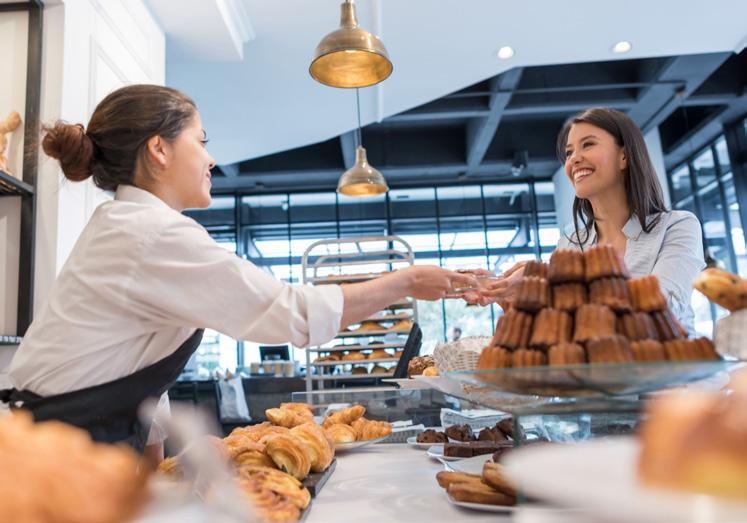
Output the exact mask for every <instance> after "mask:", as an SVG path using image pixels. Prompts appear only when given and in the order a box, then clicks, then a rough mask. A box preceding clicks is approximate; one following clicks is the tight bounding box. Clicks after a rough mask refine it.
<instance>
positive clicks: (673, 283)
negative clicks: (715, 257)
mask: <svg viewBox="0 0 747 523" xmlns="http://www.w3.org/2000/svg"><path fill="white" fill-rule="evenodd" d="M704 268H705V261H704V260H703V237H702V235H701V231H700V222H698V219H697V218H696V217H695V216H694V215H693V214H691V213H677V214H674V215H673V216H672V219H671V221H670V222H669V223H668V224H667V229H666V232H665V233H664V239H663V241H662V243H661V248H660V250H659V253H658V255H657V257H656V262H655V263H654V268H653V270H652V271H651V274H653V275H654V276H656V277H657V278H658V279H659V283H660V285H661V290H662V292H663V293H664V295H665V297H666V298H667V302H668V303H669V307H670V308H671V309H672V312H673V313H674V314H675V315H676V316H678V317H680V318H681V317H682V316H683V314H684V312H685V311H687V310H689V308H690V298H691V296H692V290H693V288H692V283H693V281H694V280H695V278H696V277H697V275H698V273H699V272H700V271H702V270H703V269H704Z"/></svg>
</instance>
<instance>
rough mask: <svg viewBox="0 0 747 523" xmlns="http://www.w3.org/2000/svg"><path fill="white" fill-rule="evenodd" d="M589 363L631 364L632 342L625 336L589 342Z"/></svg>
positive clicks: (602, 338) (587, 351)
mask: <svg viewBox="0 0 747 523" xmlns="http://www.w3.org/2000/svg"><path fill="white" fill-rule="evenodd" d="M586 355H587V356H588V358H589V363H592V364H593V363H629V362H632V361H633V354H632V352H631V351H630V342H629V341H628V338H626V337H625V336H620V335H619V334H613V335H612V336H603V337H600V338H594V339H593V340H589V342H588V343H587V344H586Z"/></svg>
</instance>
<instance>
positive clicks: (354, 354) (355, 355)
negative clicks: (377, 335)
mask: <svg viewBox="0 0 747 523" xmlns="http://www.w3.org/2000/svg"><path fill="white" fill-rule="evenodd" d="M365 359H366V355H365V354H363V353H362V352H358V351H350V352H348V353H347V354H345V355H344V356H343V357H342V361H360V360H365Z"/></svg>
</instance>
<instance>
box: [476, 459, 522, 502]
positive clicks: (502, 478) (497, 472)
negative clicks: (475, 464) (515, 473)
mask: <svg viewBox="0 0 747 523" xmlns="http://www.w3.org/2000/svg"><path fill="white" fill-rule="evenodd" d="M482 480H483V482H485V483H486V484H487V485H489V486H491V487H493V488H494V489H495V490H497V491H499V492H503V493H504V494H508V495H509V496H516V489H515V488H514V486H513V485H512V484H511V483H510V482H509V481H508V479H506V473H505V472H504V470H503V466H502V465H499V464H498V463H493V462H492V461H486V462H485V464H484V465H483V466H482Z"/></svg>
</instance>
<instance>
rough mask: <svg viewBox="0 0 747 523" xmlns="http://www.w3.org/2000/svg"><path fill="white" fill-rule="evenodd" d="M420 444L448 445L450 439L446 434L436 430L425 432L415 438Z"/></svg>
mask: <svg viewBox="0 0 747 523" xmlns="http://www.w3.org/2000/svg"><path fill="white" fill-rule="evenodd" d="M415 441H417V442H418V443H446V442H447V441H449V438H447V437H446V434H445V433H443V432H440V431H438V430H434V429H428V430H424V431H423V432H421V433H420V434H418V435H417V436H416V437H415Z"/></svg>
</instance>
